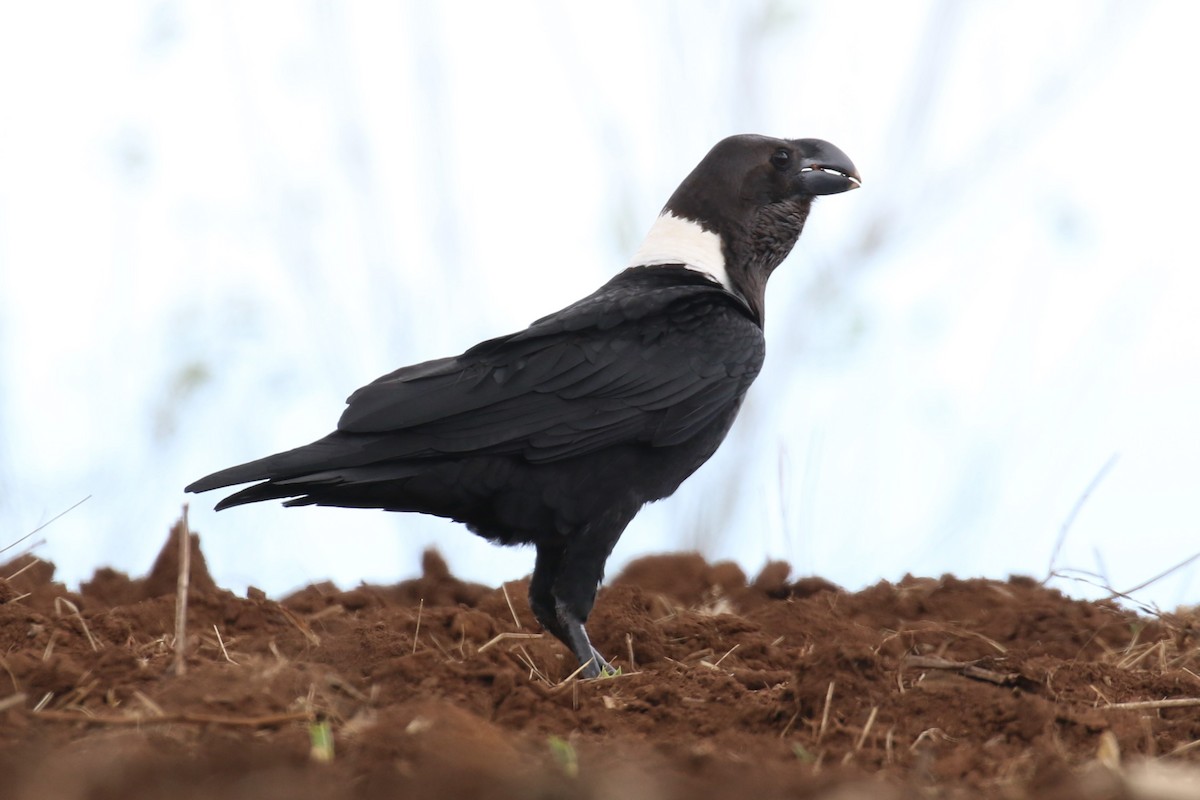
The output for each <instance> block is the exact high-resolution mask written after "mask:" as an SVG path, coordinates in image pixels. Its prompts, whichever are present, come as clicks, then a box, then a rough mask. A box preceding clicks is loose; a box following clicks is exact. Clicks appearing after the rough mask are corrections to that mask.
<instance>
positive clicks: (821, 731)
mask: <svg viewBox="0 0 1200 800" xmlns="http://www.w3.org/2000/svg"><path fill="white" fill-rule="evenodd" d="M832 706H833V681H830V682H829V688H828V689H827V690H826V691H825V708H824V710H822V711H821V727H819V728H818V729H817V744H820V743H821V740H822V739H824V738H825V730H826V729H827V728H828V727H829V709H830V708H831V707H832Z"/></svg>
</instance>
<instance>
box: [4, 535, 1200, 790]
mask: <svg viewBox="0 0 1200 800" xmlns="http://www.w3.org/2000/svg"><path fill="white" fill-rule="evenodd" d="M176 551H177V548H176V546H175V544H173V543H171V542H169V546H167V547H165V548H164V551H163V554H162V555H161V556H160V558H159V561H158V562H157V563H156V564H155V566H154V569H153V570H152V572H151V574H150V575H149V576H147V577H146V578H144V579H136V580H135V579H130V578H128V577H126V576H125V575H123V574H120V573H117V572H114V571H112V570H107V569H101V570H99V571H97V572H96V574H95V576H94V578H93V579H92V580H91V581H90V582H88V583H85V584H84V585H83V586H82V587H81V589H80V591H79V592H71V591H67V590H66V589H65V588H64V587H63V586H62V585H61V584H58V583H55V582H54V581H53V573H54V568H53V566H52V565H50V564H47V563H42V562H36V561H35V560H33V559H31V558H30V557H28V556H26V557H24V558H22V559H18V560H17V561H14V562H11V563H9V564H7V565H4V566H2V567H0V797H3V798H19V799H21V800H24V799H25V798H39V799H40V798H56V799H57V798H65V799H67V800H70V799H72V798H97V799H98V800H99V799H100V798H135V799H136V798H149V797H166V796H169V797H172V798H178V799H179V800H187V799H188V798H202V797H203V798H209V797H221V798H223V800H239V799H240V798H274V797H279V798H284V797H286V798H350V797H365V798H375V797H413V798H458V797H462V798H475V797H479V798H485V797H487V798H490V797H498V798H558V797H562V798H566V797H572V798H631V799H633V800H640V799H641V798H645V799H646V800H652V799H654V798H680V799H681V800H682V799H684V798H686V800H695V798H776V797H779V798H783V797H797V798H831V799H832V798H843V799H845V798H858V797H869V798H872V800H891V799H892V798H909V797H921V798H925V797H938V798H960V797H961V798H1025V797H1039V798H1042V797H1044V798H1055V799H1057V800H1069V799H1070V798H1143V797H1145V798H1149V797H1162V798H1169V797H1179V798H1184V797H1193V798H1194V797H1200V783H1197V782H1196V781H1197V778H1196V775H1197V774H1200V743H1198V742H1197V740H1200V705H1198V704H1196V703H1192V704H1191V705H1189V704H1188V699H1189V698H1191V699H1194V698H1197V697H1200V619H1198V617H1197V616H1196V615H1195V614H1191V615H1188V614H1181V615H1173V616H1164V617H1162V618H1158V619H1150V618H1145V617H1139V616H1137V615H1135V614H1133V613H1131V612H1129V611H1127V610H1124V609H1122V608H1119V607H1118V606H1116V605H1113V604H1111V603H1105V602H1101V603H1096V602H1081V601H1077V600H1072V599H1069V598H1067V597H1064V596H1063V595H1061V594H1059V593H1057V592H1055V591H1051V590H1047V589H1045V588H1043V587H1041V586H1040V585H1038V584H1037V583H1036V582H1034V581H1031V580H1029V579H1023V578H1014V579H1011V580H1009V581H1008V582H1004V583H1001V582H995V581H986V580H960V579H958V578H954V577H950V576H945V577H942V578H939V579H928V578H912V577H908V578H905V579H904V580H902V581H901V582H900V583H898V584H891V583H880V584H878V585H876V586H873V587H871V588H869V589H866V590H865V591H862V592H858V593H853V594H852V593H848V592H845V591H842V590H840V589H838V588H837V587H835V586H833V585H831V584H829V583H827V582H825V581H822V580H819V579H814V578H808V579H803V580H799V581H795V582H793V581H789V579H788V572H789V570H788V567H787V565H785V564H781V563H776V564H771V565H769V566H768V567H767V568H766V569H764V570H763V572H762V574H760V575H759V576H758V577H757V578H755V579H753V580H750V581H748V580H747V579H746V577H745V575H743V573H742V572H741V570H739V569H738V568H737V567H736V566H733V565H731V564H708V563H706V562H705V561H704V560H703V559H701V558H700V557H699V556H693V555H679V556H663V557H655V558H647V559H643V560H641V561H638V562H636V563H634V564H633V565H631V566H630V567H629V568H628V569H627V570H626V571H625V572H624V573H623V574H622V575H620V576H618V577H616V578H615V579H613V580H612V581H611V582H610V585H609V586H608V587H607V588H605V589H604V590H603V591H602V592H601V596H600V600H599V603H598V604H597V607H596V611H595V613H594V614H593V617H592V621H591V623H590V625H589V629H590V631H591V633H592V637H593V640H594V642H595V644H596V645H597V647H599V648H600V650H601V651H602V652H604V653H606V654H607V655H609V657H610V658H611V659H612V660H613V662H614V664H615V665H617V666H620V667H621V668H622V670H623V672H622V674H621V675H619V676H617V677H615V678H607V679H599V680H594V681H579V680H575V679H573V678H571V677H570V676H569V673H570V672H571V670H572V669H573V667H574V664H573V663H572V660H571V659H570V657H569V656H568V655H567V653H566V651H565V649H564V648H563V647H562V645H560V644H559V643H558V642H556V641H554V640H553V639H550V638H541V637H537V633H538V628H537V625H536V624H535V622H534V620H533V618H532V615H531V614H530V611H529V608H528V605H527V604H526V601H525V590H526V585H525V582H524V581H517V582H513V583H509V584H506V585H505V586H503V587H501V588H498V589H494V588H490V587H487V586H479V585H475V584H468V583H464V582H462V581H459V580H457V579H455V578H454V577H453V576H452V575H450V573H449V571H448V570H447V568H446V565H445V563H444V562H443V561H442V559H441V558H440V557H439V556H438V555H436V554H435V553H429V554H427V555H426V557H425V564H424V575H422V577H420V578H418V579H416V580H411V581H406V582H404V583H400V584H397V585H395V586H360V587H358V588H355V589H351V590H349V591H341V590H339V589H337V588H336V587H334V586H332V585H329V584H320V585H316V586H310V587H308V588H306V589H304V590H302V591H300V592H297V593H296V594H294V595H292V596H290V597H287V598H285V599H283V600H282V601H279V602H276V601H275V600H271V599H268V598H267V597H265V596H264V595H263V593H262V592H259V591H257V590H254V589H251V590H250V591H249V592H248V597H245V598H242V597H237V596H235V595H233V594H232V593H230V592H228V591H225V590H222V589H220V588H218V587H217V586H216V584H215V583H214V582H213V580H212V578H211V577H210V576H209V575H208V572H207V570H206V568H205V566H204V561H203V557H202V556H201V554H200V552H199V549H198V543H197V542H196V541H195V540H194V541H193V556H192V570H191V589H190V591H189V595H188V608H187V633H186V636H185V641H186V645H187V646H186V671H185V672H184V674H177V672H176V670H175V669H174V667H173V665H174V662H175V654H174V642H175V621H174V620H175V603H176V577H177V572H178V566H177V560H176V559H175V558H174V557H173V556H174V554H175V553H176ZM614 656H615V658H613V657H614ZM1164 700H1176V701H1177V702H1176V703H1175V704H1173V705H1172V704H1169V703H1168V704H1165V705H1164V704H1158V705H1155V704H1154V703H1152V702H1151V701H1164ZM1129 703H1135V704H1140V705H1135V706H1132V707H1128V706H1127V707H1122V706H1121V705H1120V704H1129ZM325 734H328V737H327V738H328V740H329V741H331V742H332V747H330V746H327V745H323V744H322V736H323V735H325ZM1191 745H1198V746H1196V747H1192V746H1191ZM1189 782H1190V783H1189ZM1180 787H1183V788H1182V789H1181V788H1180ZM1188 787H1190V789H1189V788H1188ZM1181 792H1182V793H1181Z"/></svg>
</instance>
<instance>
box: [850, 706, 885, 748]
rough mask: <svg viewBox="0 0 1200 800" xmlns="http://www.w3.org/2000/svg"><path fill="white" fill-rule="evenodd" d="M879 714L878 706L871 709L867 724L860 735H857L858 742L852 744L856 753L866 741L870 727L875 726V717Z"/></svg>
mask: <svg viewBox="0 0 1200 800" xmlns="http://www.w3.org/2000/svg"><path fill="white" fill-rule="evenodd" d="M878 714H879V706H872V707H871V714H870V716H868V717H867V724H866V725H864V726H863V729H862V733H861V734H859V737H858V741H857V742H855V743H854V750H855V751H856V752H857V751H859V750H862V749H863V745H864V744H865V743H866V741H867V736H868V735H869V734H870V733H871V726H873V725H874V724H875V717H876V716H877V715H878Z"/></svg>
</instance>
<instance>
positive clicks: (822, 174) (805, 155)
mask: <svg viewBox="0 0 1200 800" xmlns="http://www.w3.org/2000/svg"><path fill="white" fill-rule="evenodd" d="M793 144H794V145H795V146H796V149H797V150H798V151H799V152H800V156H801V161H800V176H799V178H798V180H797V189H798V190H799V191H800V192H801V193H803V194H810V195H816V194H838V193H839V192H848V191H850V190H851V189H857V188H858V187H859V186H862V178H860V177H859V175H858V170H857V169H855V167H854V162H853V161H851V160H850V157H849V156H848V155H846V154H845V153H843V152H842V151H841V150H839V149H838V148H836V147H834V146H833V145H831V144H830V143H829V142H826V141H824V140H823V139H797V140H795V141H794V142H793Z"/></svg>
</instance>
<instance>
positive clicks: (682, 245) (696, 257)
mask: <svg viewBox="0 0 1200 800" xmlns="http://www.w3.org/2000/svg"><path fill="white" fill-rule="evenodd" d="M658 264H683V265H684V266H685V267H687V268H688V269H690V270H693V271H695V272H700V273H703V274H704V275H705V276H706V277H708V278H711V279H712V280H713V282H715V283H719V284H721V285H722V286H724V287H725V288H726V289H728V290H729V291H730V292H733V293H734V294H737V292H735V291H734V288H733V282H732V281H730V280H729V273H728V272H726V271H725V254H724V253H723V252H722V251H721V237H720V236H719V235H717V234H715V233H713V232H712V231H706V230H704V228H702V227H700V223H698V222H694V221H692V220H690V219H684V218H683V217H677V216H675V215H674V214H672V213H671V212H670V211H664V212H663V213H662V214H660V215H659V217H658V219H657V220H655V222H654V225H653V226H651V228H650V232H649V233H647V234H646V238H645V240H643V241H642V245H641V247H639V248H638V249H637V252H636V253H634V254H633V258H632V259H630V261H629V266H631V267H653V266H655V265H658Z"/></svg>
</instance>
